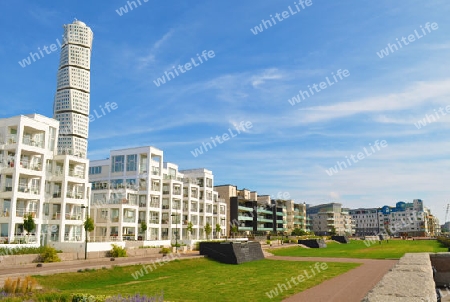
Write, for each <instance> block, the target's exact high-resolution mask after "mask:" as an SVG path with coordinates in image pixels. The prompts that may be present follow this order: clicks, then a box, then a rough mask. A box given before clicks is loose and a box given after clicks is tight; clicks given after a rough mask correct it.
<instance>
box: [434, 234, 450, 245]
mask: <svg viewBox="0 0 450 302" xmlns="http://www.w3.org/2000/svg"><path fill="white" fill-rule="evenodd" d="M437 241H438V242H440V243H441V244H442V245H443V246H444V247H450V238H447V237H444V236H439V237H437Z"/></svg>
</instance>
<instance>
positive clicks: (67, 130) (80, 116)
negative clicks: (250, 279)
mask: <svg viewBox="0 0 450 302" xmlns="http://www.w3.org/2000/svg"><path fill="white" fill-rule="evenodd" d="M93 37H94V34H93V32H92V30H91V29H90V28H89V27H88V26H87V25H86V24H85V23H83V22H81V21H78V20H75V21H74V22H73V23H72V24H66V25H64V36H63V40H64V42H63V46H62V48H61V58H60V63H59V69H58V76H57V88H56V95H55V102H54V108H53V111H54V113H53V117H54V118H55V119H56V120H58V121H59V139H58V154H70V155H75V156H78V157H81V158H86V154H87V139H88V131H89V103H90V68H91V48H92V40H93Z"/></svg>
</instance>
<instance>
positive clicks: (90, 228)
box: [84, 217, 94, 236]
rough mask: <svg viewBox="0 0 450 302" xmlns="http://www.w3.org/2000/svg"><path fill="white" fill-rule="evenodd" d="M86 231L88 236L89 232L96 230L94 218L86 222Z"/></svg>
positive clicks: (87, 219) (89, 218)
mask: <svg viewBox="0 0 450 302" xmlns="http://www.w3.org/2000/svg"><path fill="white" fill-rule="evenodd" d="M84 230H85V231H86V236H87V233H88V232H92V231H93V230H94V219H92V217H88V218H86V220H85V221H84Z"/></svg>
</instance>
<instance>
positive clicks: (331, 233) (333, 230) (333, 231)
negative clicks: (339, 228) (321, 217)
mask: <svg viewBox="0 0 450 302" xmlns="http://www.w3.org/2000/svg"><path fill="white" fill-rule="evenodd" d="M330 235H331V236H334V235H336V228H335V227H334V226H332V227H331V232H330Z"/></svg>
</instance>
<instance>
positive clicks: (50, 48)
mask: <svg viewBox="0 0 450 302" xmlns="http://www.w3.org/2000/svg"><path fill="white" fill-rule="evenodd" d="M63 41H64V42H66V40H65V39H64V35H63ZM56 43H57V44H50V46H47V45H44V47H42V49H41V48H40V47H38V52H34V53H33V52H30V55H29V56H28V57H26V58H25V59H23V60H22V61H19V65H20V66H21V67H22V68H25V67H27V66H28V65H31V63H33V62H36V61H37V60H40V59H42V58H43V57H44V56H45V55H44V52H43V51H45V53H46V54H47V55H49V54H51V53H53V52H55V51H57V50H58V49H61V48H62V45H64V43H63V44H61V42H60V41H59V39H56ZM56 45H58V46H59V48H58V46H56ZM39 54H40V55H39ZM31 60H33V62H31Z"/></svg>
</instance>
